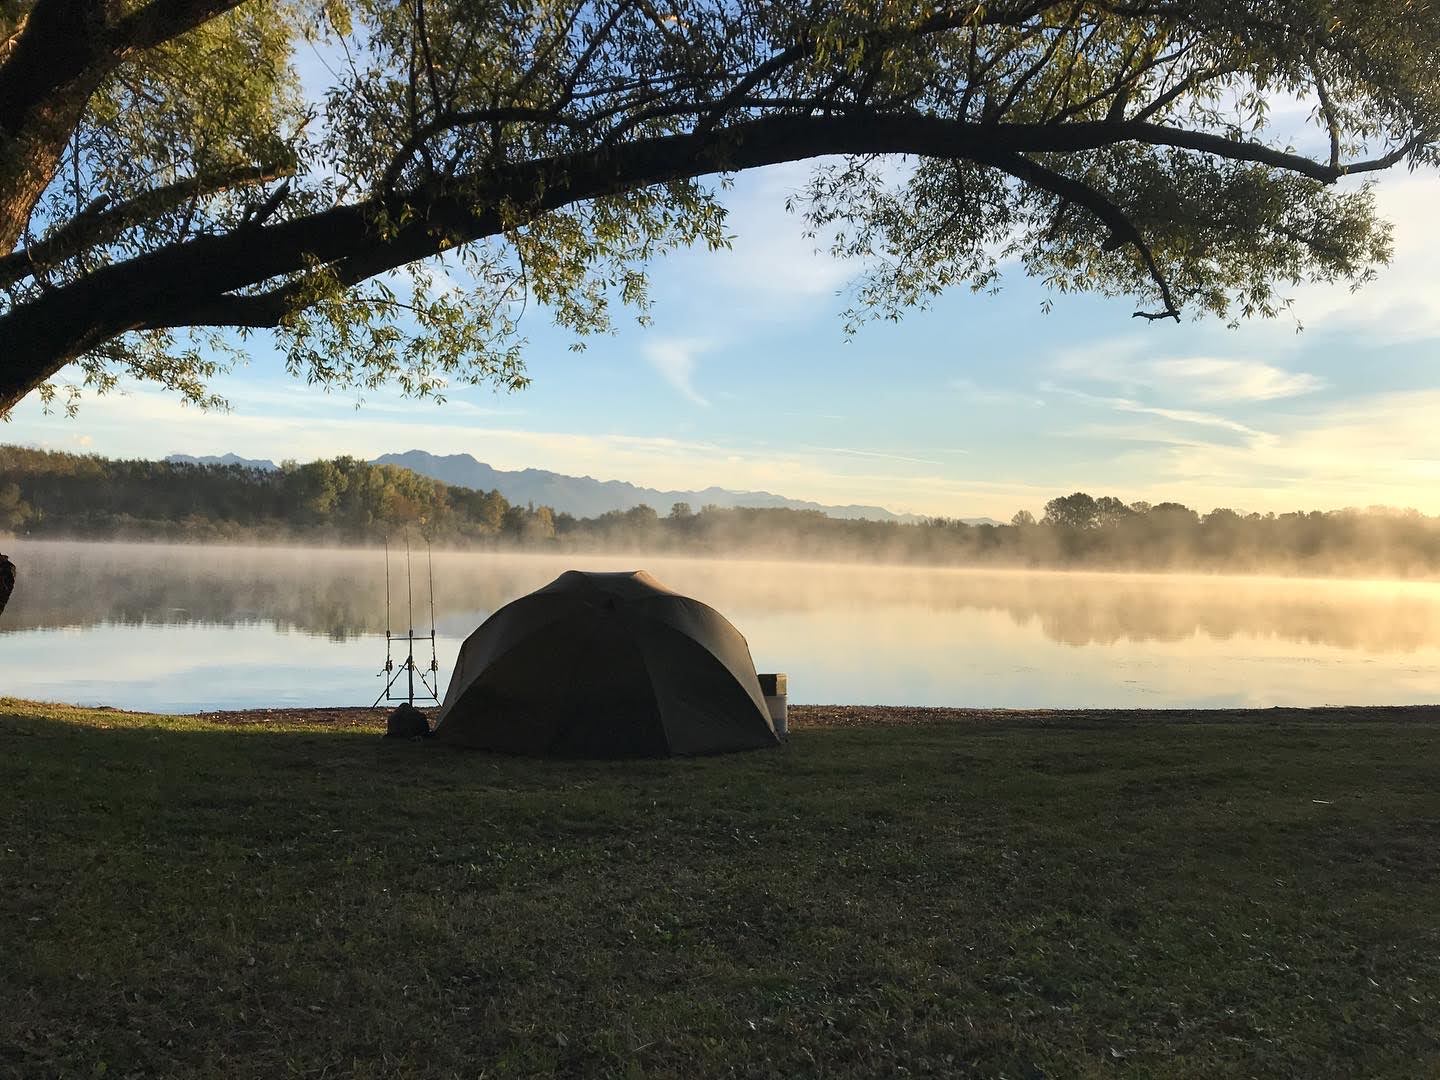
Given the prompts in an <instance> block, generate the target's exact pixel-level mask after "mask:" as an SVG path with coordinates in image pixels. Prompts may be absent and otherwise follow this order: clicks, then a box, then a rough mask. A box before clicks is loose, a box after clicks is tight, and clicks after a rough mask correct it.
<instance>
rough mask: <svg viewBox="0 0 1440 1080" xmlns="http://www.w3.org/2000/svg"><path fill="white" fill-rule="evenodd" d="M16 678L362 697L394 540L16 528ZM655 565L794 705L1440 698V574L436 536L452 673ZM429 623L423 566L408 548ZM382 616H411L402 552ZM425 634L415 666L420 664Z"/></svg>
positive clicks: (445, 655) (231, 696)
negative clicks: (566, 591)
mask: <svg viewBox="0 0 1440 1080" xmlns="http://www.w3.org/2000/svg"><path fill="white" fill-rule="evenodd" d="M10 549H11V553H12V557H13V558H15V560H16V562H17V563H18V564H19V566H20V573H21V577H20V586H19V588H18V589H17V591H16V594H15V597H14V599H13V600H12V602H11V607H10V608H9V609H8V610H7V611H6V613H5V615H4V616H3V618H0V658H3V660H4V668H3V670H4V673H5V674H4V679H5V683H4V686H3V688H0V693H4V694H8V695H13V696H19V697H35V698H41V699H47V700H64V701H75V702H81V703H87V704H96V703H103V704H111V705H116V706H121V707H131V708H146V709H160V710H166V711H188V710H195V709H208V708H237V707H249V706H266V705H306V704H313V705H335V704H364V705H368V704H370V703H371V702H372V701H373V700H374V699H375V697H376V696H377V695H378V694H379V693H380V690H381V688H382V686H383V683H382V682H381V681H380V680H379V679H377V677H376V672H377V671H378V670H379V668H380V665H381V664H382V663H383V660H384V655H385V645H384V633H385V628H386V577H385V561H384V556H383V555H382V553H381V551H380V550H379V549H373V550H353V549H352V550H339V551H335V550H320V549H305V548H256V547H203V546H171V545H143V544H84V543H62V542H24V541H21V542H17V543H14V544H12V545H10ZM569 568H581V569H601V570H630V569H640V568H644V569H648V570H650V571H651V572H652V573H653V574H655V576H656V577H658V578H659V579H660V580H661V581H662V582H664V583H665V584H667V585H669V586H670V587H671V588H674V589H676V590H678V591H680V592H684V593H687V594H689V595H692V596H695V597H696V598H698V599H700V600H703V601H705V602H706V603H709V604H711V605H712V606H713V607H715V608H717V609H718V610H720V611H721V612H722V613H723V614H725V615H726V616H727V617H728V618H729V619H730V620H731V621H732V622H734V623H735V625H736V626H737V627H739V629H740V631H741V632H742V633H743V634H745V636H746V638H747V639H748V640H749V643H750V648H751V652H752V654H753V655H754V657H755V662H756V665H757V667H758V668H759V669H760V670H762V671H785V672H788V673H789V675H790V684H791V700H792V701H796V702H826V703H831V702H833V703H849V704H868V703H880V704H919V705H959V706H1011V707H1041V706H1063V707H1070V706H1074V707H1080V706H1094V707H1109V706H1113V707H1127V706H1149V707H1165V706H1219V705H1256V706H1269V705H1318V704H1415V703H1428V702H1432V701H1437V700H1440V584H1435V583H1428V582H1413V581H1404V582H1402V581H1347V580H1323V581H1322V580H1306V579H1286V578H1257V577H1239V576H1222V575H1155V574H1111V573H1078V572H1035V571H1014V570H996V569H933V568H922V567H875V566H867V565H859V564H849V565H836V564H819V563H798V562H759V561H744V560H716V559H689V558H673V557H665V558H657V557H654V556H643V557H642V556H635V555H626V554H619V555H612V556H597V555H578V554H574V555H560V556H551V555H517V554H495V553H453V552H437V553H435V555H434V559H433V569H434V579H435V590H434V610H435V625H436V632H437V652H438V657H439V662H440V668H441V670H440V689H441V692H442V694H443V690H444V685H445V680H446V679H448V677H449V672H450V666H451V664H452V663H453V661H454V657H455V653H456V651H457V650H458V648H459V645H460V642H461V641H462V640H463V639H464V637H465V636H466V635H467V634H469V633H470V632H471V631H472V630H473V629H474V628H475V627H476V626H478V625H479V623H480V622H481V621H483V620H484V618H485V617H486V616H488V615H489V614H490V613H491V612H492V611H494V610H495V609H496V608H497V607H499V606H501V605H502V604H504V603H506V602H508V601H510V600H512V599H514V598H515V597H517V596H520V595H522V594H524V593H526V592H529V591H530V590H532V589H534V588H537V587H539V586H541V585H543V584H545V583H546V582H548V581H550V580H552V579H553V578H554V577H555V576H556V575H557V574H559V573H560V572H562V571H563V570H565V569H569ZM410 572H411V581H410V588H409V597H410V605H409V608H410V610H411V611H412V612H413V619H414V626H415V628H416V631H417V633H428V632H429V629H430V595H429V588H428V576H429V567H428V565H427V560H426V558H425V552H424V551H423V549H419V550H417V551H416V552H414V553H413V555H412V559H411V563H410ZM389 590H390V628H391V630H392V631H393V632H395V633H401V634H403V633H404V632H405V630H406V629H407V628H408V626H409V625H411V623H410V615H408V614H407V582H406V564H405V559H404V555H403V550H399V551H393V550H392V552H391V559H390V583H389ZM428 660H429V653H428V647H427V649H426V651H425V655H424V657H423V662H424V663H428Z"/></svg>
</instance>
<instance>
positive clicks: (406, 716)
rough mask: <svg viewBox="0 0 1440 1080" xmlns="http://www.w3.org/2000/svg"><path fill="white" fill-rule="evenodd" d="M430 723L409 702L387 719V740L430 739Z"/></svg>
mask: <svg viewBox="0 0 1440 1080" xmlns="http://www.w3.org/2000/svg"><path fill="white" fill-rule="evenodd" d="M429 737H430V721H429V720H428V719H427V718H426V716H425V714H424V713H423V712H421V711H420V710H419V709H417V708H415V706H414V705H411V704H410V703H409V702H408V701H407V702H405V703H404V704H403V705H401V706H400V707H399V708H397V709H396V710H395V711H394V712H392V713H391V714H390V715H389V716H388V717H386V718H385V738H387V739H428V738H429Z"/></svg>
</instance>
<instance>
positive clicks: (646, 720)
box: [435, 570, 779, 758]
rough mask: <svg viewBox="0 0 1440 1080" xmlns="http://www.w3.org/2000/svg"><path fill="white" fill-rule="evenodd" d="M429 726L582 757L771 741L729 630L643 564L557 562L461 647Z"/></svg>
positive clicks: (746, 655) (740, 645)
mask: <svg viewBox="0 0 1440 1080" xmlns="http://www.w3.org/2000/svg"><path fill="white" fill-rule="evenodd" d="M435 737H436V739H437V740H439V741H442V742H451V743H455V744H457V745H461V746H473V747H479V748H483V749H487V750H500V751H504V752H507V753H515V754H531V755H536V756H554V757H593V758H616V757H664V756H667V755H670V754H718V753H724V752H726V751H731V750H750V749H756V748H759V747H764V746H774V745H776V744H777V743H778V741H779V740H778V739H777V738H776V735H775V729H774V727H773V726H772V725H771V723H770V716H769V712H768V711H767V709H766V707H765V698H764V695H763V694H762V693H761V690H760V682H759V680H758V679H757V678H756V675H755V664H754V662H753V661H752V660H751V658H750V648H749V646H748V645H746V643H745V639H744V638H743V637H742V636H741V635H740V632H739V631H738V630H736V629H735V627H734V626H732V625H731V624H730V623H729V621H727V620H726V619H725V617H724V616H722V615H721V614H720V613H719V612H717V611H716V610H715V609H713V608H711V607H709V606H707V605H705V604H702V603H700V602H699V601H698V600H692V599H690V598H689V597H687V596H681V595H680V594H679V593H676V592H672V591H671V590H669V589H667V588H666V587H665V586H663V585H661V584H660V583H659V582H658V581H656V580H655V579H654V578H653V577H651V576H650V575H649V574H647V573H645V572H644V571H643V570H641V571H636V572H632V573H618V574H616V573H612V574H600V573H588V572H584V571H579V570H568V571H566V572H565V573H563V574H561V575H560V576H559V577H558V578H556V579H555V580H554V581H552V582H551V583H550V584H549V585H546V586H545V587H544V588H543V589H539V590H537V591H535V592H533V593H530V594H529V595H528V596H522V597H520V598H519V599H518V600H515V601H512V602H511V603H509V604H507V605H505V606H504V607H502V608H501V609H500V610H498V611H496V612H495V613H494V614H493V615H491V616H490V618H488V619H486V620H485V622H484V623H483V624H482V625H481V626H480V628H479V629H478V630H476V631H475V632H474V633H473V634H471V635H470V637H469V638H467V639H466V640H465V644H464V645H462V646H461V648H460V655H459V657H458V658H457V659H456V661H455V672H454V674H453V675H451V677H450V686H449V688H448V689H447V690H446V692H445V701H444V703H443V704H442V706H441V709H440V714H439V717H438V718H437V720H436V725H435Z"/></svg>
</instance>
